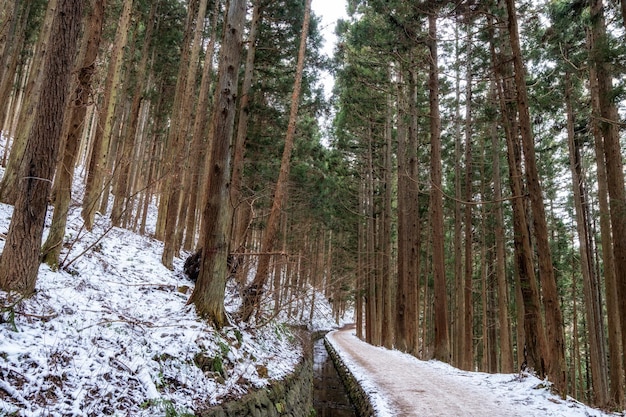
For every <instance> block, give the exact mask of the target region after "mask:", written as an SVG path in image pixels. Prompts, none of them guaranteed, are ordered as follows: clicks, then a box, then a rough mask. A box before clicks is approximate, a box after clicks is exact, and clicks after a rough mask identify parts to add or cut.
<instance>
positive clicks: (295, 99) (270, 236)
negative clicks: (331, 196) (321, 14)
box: [241, 0, 311, 321]
mask: <svg viewBox="0 0 626 417" xmlns="http://www.w3.org/2000/svg"><path fill="white" fill-rule="evenodd" d="M310 17H311V0H305V5H304V20H303V23H302V32H301V34H300V47H299V50H298V63H297V65H296V77H295V81H294V87H293V92H292V95H291V108H290V111H289V124H288V127H287V134H286V136H285V147H284V149H283V156H282V159H281V162H280V172H279V174H278V180H277V181H276V189H275V191H274V199H273V202H272V209H271V211H270V216H269V218H268V220H267V224H266V227H265V234H264V235H263V242H262V244H261V252H263V253H269V252H271V251H272V250H273V248H274V244H275V241H276V234H277V231H278V223H279V220H280V213H281V209H282V205H283V203H284V201H285V198H286V194H287V183H288V181H289V172H290V168H291V151H292V149H293V144H294V139H295V133H296V122H297V118H298V106H299V102H300V89H301V85H302V74H303V71H304V58H305V52H306V40H307V36H308V33H309V20H310ZM269 262H270V258H269V256H267V255H262V256H261V257H260V258H259V264H258V266H257V271H256V274H255V276H254V280H253V281H252V283H251V284H250V286H249V287H248V288H247V289H246V293H245V294H244V299H243V304H242V311H241V317H242V319H243V320H244V321H248V320H249V319H250V316H251V315H252V313H253V312H254V311H255V310H257V309H258V308H259V303H260V300H261V296H262V293H263V287H264V285H265V282H266V281H267V279H268V275H269Z"/></svg>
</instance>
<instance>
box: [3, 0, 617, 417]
mask: <svg viewBox="0 0 626 417" xmlns="http://www.w3.org/2000/svg"><path fill="white" fill-rule="evenodd" d="M311 1H315V0H277V1H269V0H251V1H245V0H229V1H220V0H211V1H209V0H186V1H181V0H158V1H145V0H124V1H120V0H89V1H83V0H48V1H44V0H0V131H1V133H2V141H1V142H0V144H1V145H2V146H1V148H0V158H1V159H0V163H1V165H2V168H3V175H2V178H1V181H0V201H1V202H2V203H4V204H8V205H11V206H14V211H13V215H12V218H11V223H10V227H9V228H8V230H7V232H6V234H4V233H3V234H2V235H0V239H2V240H3V241H4V249H3V252H2V255H1V257H0V289H2V292H0V301H1V303H2V306H0V307H2V312H3V313H4V312H5V311H7V310H6V307H7V306H9V305H15V303H16V302H17V301H16V300H20V299H23V298H24V297H29V296H32V295H33V294H34V293H35V292H36V288H37V277H38V272H39V268H40V265H41V264H42V263H43V264H47V265H48V266H49V267H50V268H51V269H52V270H60V271H63V270H65V271H68V272H69V271H71V268H72V265H71V264H70V262H68V257H67V256H65V254H66V253H67V251H68V247H69V246H70V245H71V241H72V239H73V238H74V237H73V236H72V235H71V233H68V230H67V222H68V215H69V213H71V212H73V211H77V212H80V217H81V219H82V220H81V221H82V222H83V226H82V227H83V228H84V229H85V230H86V231H92V230H95V229H94V228H96V229H97V227H96V225H97V223H98V221H99V219H102V218H105V219H107V221H109V222H110V227H109V229H108V230H112V229H116V228H122V229H127V230H130V231H132V232H135V233H138V234H141V235H150V236H151V237H154V238H155V239H157V240H159V241H161V242H163V245H164V246H163V247H164V249H163V252H162V258H161V262H162V264H163V265H164V266H165V267H166V268H168V269H174V264H175V259H181V258H182V259H186V258H187V257H188V256H189V255H190V254H193V253H197V254H198V256H199V259H201V261H200V262H199V265H198V277H197V281H196V284H195V287H194V289H193V291H192V293H191V294H190V296H189V300H188V303H189V304H190V305H193V306H194V307H195V309H196V310H197V312H198V314H199V315H200V316H202V317H203V318H204V319H205V320H206V321H207V323H209V324H210V325H211V326H213V327H214V328H216V329H220V328H223V327H224V326H227V325H228V324H229V323H232V322H241V323H249V324H250V325H252V326H254V325H259V326H262V325H263V324H264V323H267V322H268V321H271V320H273V319H274V318H276V317H277V316H278V315H279V314H281V313H282V314H286V315H287V316H300V317H302V316H303V315H304V314H305V313H306V314H308V312H310V314H311V317H312V315H313V311H314V308H313V306H314V305H315V304H316V299H315V297H313V299H311V300H308V301H307V302H306V303H305V302H302V301H303V296H302V294H303V292H304V291H305V288H307V287H314V288H317V289H318V290H319V291H320V292H319V294H323V297H324V298H325V301H328V302H329V303H330V304H331V305H332V308H333V312H334V314H335V315H336V316H337V317H339V316H341V315H343V314H344V313H345V312H346V311H353V312H354V319H355V321H356V325H357V335H358V336H359V337H360V338H362V339H364V340H366V341H367V342H369V343H371V344H374V345H380V346H385V347H389V348H395V349H398V350H401V351H405V352H408V353H410V354H412V355H415V356H416V357H418V358H421V359H431V358H434V359H437V360H441V361H444V362H447V363H450V364H452V365H453V366H456V367H458V368H460V369H464V370H477V371H483V372H490V373H495V372H501V373H512V372H517V371H519V370H520V369H524V370H530V371H532V372H535V373H536V374H537V375H538V376H539V377H541V378H544V377H546V378H548V379H549V380H550V381H551V382H552V383H553V384H554V389H555V390H556V391H557V392H559V393H560V394H561V395H563V396H565V395H571V396H572V397H574V398H577V399H579V400H581V401H584V402H587V403H590V404H593V405H595V406H598V407H601V408H604V409H609V410H623V409H624V407H625V406H626V403H625V398H624V384H625V369H626V366H625V365H626V362H625V361H626V187H625V184H624V168H623V162H622V160H623V154H624V149H623V147H624V143H623V140H622V139H623V138H622V136H623V135H622V131H623V127H624V122H623V121H622V119H623V118H624V110H625V105H624V98H625V90H624V87H625V86H626V84H625V83H626V78H625V73H626V62H625V61H624V58H625V57H626V50H625V49H624V48H625V45H624V35H625V32H626V31H625V25H626V1H621V2H618V1H616V0H608V1H603V0H588V1H583V0H535V1H527V0H522V1H517V2H515V1H514V0H497V1H483V2H478V1H472V0H457V1H443V0H437V1H412V2H406V1H400V0H349V1H348V2H347V15H348V17H347V18H346V19H343V20H340V21H339V22H338V23H337V27H336V35H337V37H338V43H337V45H336V46H335V51H334V55H333V56H332V57H328V56H325V55H324V54H323V53H322V45H323V42H324V39H323V36H322V28H321V27H320V18H319V16H316V15H315V14H314V13H312V12H311ZM325 72H330V73H331V74H332V76H333V77H334V82H335V84H334V89H333V92H332V95H331V96H330V97H327V96H326V95H325V94H324V89H323V85H322V74H323V73H325ZM325 121H327V122H325ZM77 184H78V188H79V189H80V192H79V193H76V192H75V191H76V188H77ZM73 187H74V188H73ZM73 190H74V192H73ZM151 207H154V208H155V210H157V218H156V219H157V220H156V226H155V227H154V229H152V228H151V227H149V226H147V223H148V222H147V219H148V216H149V211H150V209H151ZM49 209H50V210H52V213H53V214H52V216H51V217H48V219H47V217H46V215H47V213H48V210H49ZM44 227H46V230H48V228H49V231H47V232H46V234H45V238H44ZM98 230H100V229H98ZM620 236H621V237H620ZM231 279H233V280H234V282H236V284H237V285H238V286H239V288H241V305H240V307H239V309H238V311H237V312H236V313H233V314H231V313H228V312H227V311H226V309H225V305H224V300H225V291H226V286H227V282H229V280H231ZM16 297H17V298H16ZM307 304H308V306H307Z"/></svg>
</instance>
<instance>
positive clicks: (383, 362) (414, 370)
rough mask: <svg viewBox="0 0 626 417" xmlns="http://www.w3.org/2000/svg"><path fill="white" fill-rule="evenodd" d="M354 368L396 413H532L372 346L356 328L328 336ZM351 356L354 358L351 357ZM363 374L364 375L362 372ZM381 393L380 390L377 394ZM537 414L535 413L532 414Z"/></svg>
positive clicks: (483, 389) (455, 377)
mask: <svg viewBox="0 0 626 417" xmlns="http://www.w3.org/2000/svg"><path fill="white" fill-rule="evenodd" d="M326 337H327V338H328V339H329V341H330V342H331V343H332V344H333V345H334V346H335V347H336V348H338V349H337V350H338V353H339V354H340V356H341V357H342V359H344V362H346V364H347V365H348V367H349V368H350V369H353V365H355V366H356V367H358V368H360V369H358V368H357V372H355V373H356V374H357V375H361V376H362V378H363V379H364V380H366V381H360V382H363V383H365V384H368V385H369V384H371V385H372V386H374V390H375V391H377V394H379V396H380V397H382V399H383V401H384V400H385V399H386V401H384V402H387V403H388V404H387V408H388V409H389V412H390V413H391V415H394V416H481V417H482V416H504V415H505V416H522V415H523V416H528V415H529V413H528V410H527V411H526V412H524V411H523V410H520V409H519V408H518V406H519V404H514V401H510V399H507V398H505V397H503V396H501V395H500V396H498V394H496V393H495V392H493V393H492V392H490V390H489V389H488V388H486V387H485V386H476V385H474V384H471V383H469V382H466V381H464V380H463V379H462V377H459V376H458V375H448V374H445V373H442V372H441V370H439V369H436V368H433V367H432V366H429V365H428V363H427V362H424V361H420V360H418V359H416V358H414V357H411V356H409V355H406V354H401V353H399V352H396V351H389V350H385V349H382V348H379V347H375V346H372V345H369V344H367V343H365V342H363V341H361V340H360V339H358V338H357V337H356V336H354V327H353V326H352V327H348V328H343V329H341V330H338V331H335V332H332V333H329V334H328V335H327V336H326ZM346 356H348V357H346ZM357 379H359V380H361V377H360V376H357ZM377 396H378V395H377ZM530 414H531V415H532V412H531V413H530Z"/></svg>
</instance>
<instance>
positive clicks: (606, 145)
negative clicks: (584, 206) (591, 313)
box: [589, 0, 626, 406]
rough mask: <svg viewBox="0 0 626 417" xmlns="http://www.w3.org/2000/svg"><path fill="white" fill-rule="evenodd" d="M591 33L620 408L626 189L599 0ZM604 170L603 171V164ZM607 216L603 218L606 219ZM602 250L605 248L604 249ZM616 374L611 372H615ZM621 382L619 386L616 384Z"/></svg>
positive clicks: (625, 341)
mask: <svg viewBox="0 0 626 417" xmlns="http://www.w3.org/2000/svg"><path fill="white" fill-rule="evenodd" d="M590 7H591V22H592V27H591V33H590V40H589V48H590V52H591V58H592V62H591V68H590V72H589V76H590V85H591V87H592V88H591V92H592V106H593V108H592V110H593V111H592V117H593V120H592V125H593V127H594V133H595V135H594V136H595V138H596V160H597V163H598V191H599V199H600V204H601V206H600V209H601V210H602V209H603V208H604V210H602V211H601V214H604V215H606V214H607V211H606V210H607V209H608V210H609V214H610V224H611V229H612V233H611V234H612V236H613V242H612V243H613V245H612V249H613V250H612V254H611V255H612V256H613V265H611V263H610V260H609V259H608V256H607V255H606V254H605V255H604V257H605V278H606V291H607V294H608V296H607V305H608V307H609V311H608V313H609V329H610V333H609V341H610V343H611V345H612V349H611V351H612V352H613V354H614V353H615V350H616V344H617V343H618V342H617V341H616V340H615V337H618V334H616V329H615V327H614V325H615V321H616V320H614V319H615V318H616V316H619V317H620V320H619V322H620V330H621V343H622V353H623V355H624V356H623V357H622V363H621V364H620V363H619V361H617V358H615V357H613V355H612V356H611V357H612V362H611V367H612V368H614V369H615V368H620V369H621V371H622V376H621V378H620V377H617V376H615V375H613V378H612V381H611V387H612V388H611V396H612V398H613V401H615V402H616V403H617V404H616V405H618V406H623V403H624V393H623V387H622V384H621V383H620V382H621V381H623V378H624V376H623V371H624V364H625V363H626V319H625V318H626V278H625V277H626V240H624V239H623V236H626V191H625V189H624V176H623V166H622V152H621V146H620V140H619V131H618V127H617V125H616V124H615V123H616V121H617V120H619V117H618V114H617V109H616V106H615V103H614V101H613V99H612V97H613V85H612V78H613V77H612V75H611V73H610V70H609V64H608V63H607V62H606V61H605V52H604V51H605V50H606V48H607V45H606V42H607V34H606V25H605V21H604V12H603V1H602V0H591V1H590ZM603 167H604V168H605V170H602V168H603ZM605 173H606V182H604V180H605V178H604V174H605ZM604 190H606V191H607V193H608V200H609V207H606V204H605V203H604V201H603V200H604V199H603V194H600V192H603V191H604ZM603 206H604V207H603ZM605 217H606V216H603V215H601V216H600V226H601V228H602V244H603V248H606V250H605V251H608V250H609V247H610V246H606V247H605V246H604V245H605V244H606V243H609V236H610V234H609V232H608V230H607V229H608V225H607V224H604V226H603V223H602V221H603V218H605ZM604 220H605V219H604ZM605 251H603V252H605ZM613 266H614V268H615V269H614V276H615V289H616V291H615V294H616V296H617V307H618V308H617V312H615V311H611V310H612V309H611V305H612V303H613V302H614V301H615V299H611V295H610V293H609V291H610V289H611V287H613V282H614V281H613V280H614V278H613V275H612V273H613ZM613 373H614V372H613ZM617 384H619V386H618V385H617Z"/></svg>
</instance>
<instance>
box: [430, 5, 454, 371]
mask: <svg viewBox="0 0 626 417" xmlns="http://www.w3.org/2000/svg"><path fill="white" fill-rule="evenodd" d="M428 46H429V49H430V73H429V82H428V87H429V102H430V152H431V156H430V180H431V187H430V210H431V223H432V228H433V230H432V235H433V281H434V296H435V304H434V309H435V346H434V349H435V350H434V358H435V359H437V360H440V361H443V362H449V361H450V335H449V332H448V302H447V290H446V274H445V253H444V230H443V194H442V191H441V186H442V172H441V170H442V168H441V119H440V116H439V69H438V67H437V66H438V60H437V16H436V14H435V12H434V11H433V12H431V13H430V14H429V15H428Z"/></svg>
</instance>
